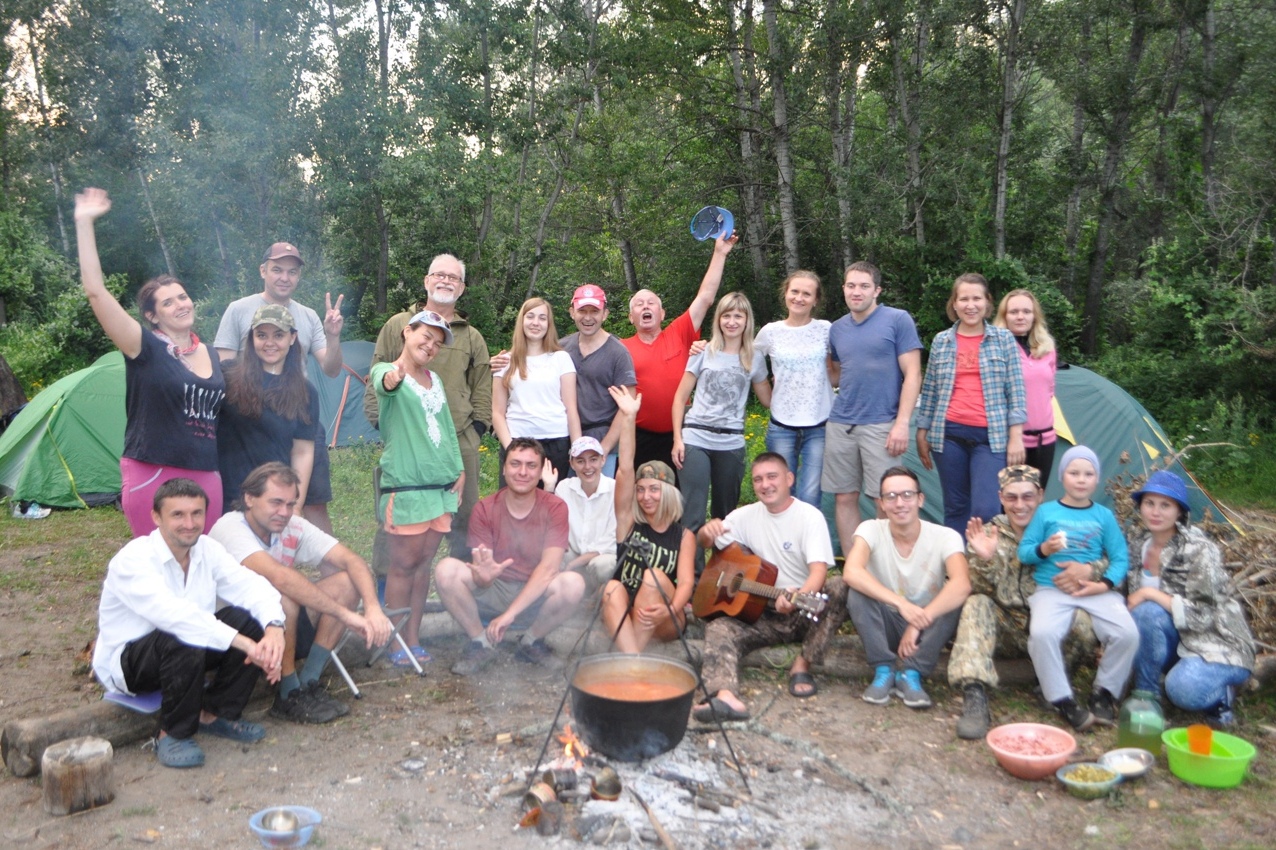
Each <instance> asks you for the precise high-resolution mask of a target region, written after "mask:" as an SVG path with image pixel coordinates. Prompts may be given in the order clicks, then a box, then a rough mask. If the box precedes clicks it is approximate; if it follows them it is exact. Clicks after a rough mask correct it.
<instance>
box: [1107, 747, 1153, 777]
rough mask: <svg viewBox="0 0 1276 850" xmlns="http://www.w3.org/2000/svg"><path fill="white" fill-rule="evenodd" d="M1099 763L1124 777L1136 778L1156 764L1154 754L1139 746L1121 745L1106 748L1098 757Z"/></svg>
mask: <svg viewBox="0 0 1276 850" xmlns="http://www.w3.org/2000/svg"><path fill="white" fill-rule="evenodd" d="M1099 764H1101V765H1103V766H1104V767H1106V768H1107V769H1108V770H1115V771H1116V772H1117V773H1119V774H1121V778H1122V779H1123V780H1124V779H1138V778H1139V777H1140V776H1143V775H1144V774H1146V773H1147V772H1148V771H1149V770H1151V769H1152V768H1153V767H1154V766H1155V765H1156V756H1154V755H1152V754H1151V753H1150V752H1148V751H1147V750H1144V749H1141V748H1139V747H1122V748H1121V749H1119V750H1108V751H1107V752H1106V753H1104V754H1103V755H1102V756H1101V757H1100V758H1099Z"/></svg>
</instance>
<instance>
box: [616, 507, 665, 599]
mask: <svg viewBox="0 0 1276 850" xmlns="http://www.w3.org/2000/svg"><path fill="white" fill-rule="evenodd" d="M644 544H647V545H644ZM622 545H623V546H624V550H625V551H624V553H623V554H622V555H621V556H620V561H619V562H617V564H616V572H615V574H614V575H613V576H612V578H614V579H616V581H618V582H620V583H621V584H623V585H624V586H625V587H626V588H627V589H628V590H629V592H630V593H631V594H632V593H637V592H638V588H640V587H641V586H642V573H643V569H644V568H645V567H647V566H650V567H651V568H652V569H654V570H658V571H660V572H662V573H664V574H665V575H667V576H669V581H671V582H673V584H674V585H675V586H676V585H677V584H678V552H679V551H680V550H681V549H682V524H681V523H679V522H673V523H670V525H669V527H668V528H666V529H665V530H664V531H655V530H653V529H652V527H651V526H649V525H647V523H645V522H635V523H634V527H633V529H632V530H631V531H630V532H629V536H628V537H626V538H625V541H624V543H623V544H622ZM648 552H650V554H648Z"/></svg>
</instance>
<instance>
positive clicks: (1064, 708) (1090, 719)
mask: <svg viewBox="0 0 1276 850" xmlns="http://www.w3.org/2000/svg"><path fill="white" fill-rule="evenodd" d="M1054 708H1055V711H1057V712H1059V716H1060V717H1062V718H1063V719H1064V720H1066V721H1068V725H1070V726H1071V727H1072V728H1073V729H1075V730H1077V731H1078V732H1084V731H1086V730H1087V729H1089V728H1090V727H1091V726H1093V725H1094V723H1095V717H1094V715H1093V714H1091V713H1090V712H1089V711H1088V710H1087V709H1085V708H1082V707H1081V706H1079V705H1077V701H1076V700H1074V699H1073V698H1072V697H1064V698H1063V699H1061V700H1059V701H1058V702H1056V703H1054Z"/></svg>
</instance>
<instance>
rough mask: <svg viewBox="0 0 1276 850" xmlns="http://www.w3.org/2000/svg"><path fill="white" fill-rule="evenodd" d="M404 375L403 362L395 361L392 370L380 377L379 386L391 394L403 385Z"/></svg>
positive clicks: (405, 373)
mask: <svg viewBox="0 0 1276 850" xmlns="http://www.w3.org/2000/svg"><path fill="white" fill-rule="evenodd" d="M406 375H407V371H406V370H405V369H404V368H403V362H402V361H401V360H396V361H394V368H393V369H390V370H389V371H388V372H386V373H385V374H384V375H382V376H381V386H383V387H385V389H386V392H393V391H394V389H395V388H396V387H397V386H399V384H401V383H403V378H404V376H406Z"/></svg>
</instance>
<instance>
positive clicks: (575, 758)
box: [558, 723, 589, 766]
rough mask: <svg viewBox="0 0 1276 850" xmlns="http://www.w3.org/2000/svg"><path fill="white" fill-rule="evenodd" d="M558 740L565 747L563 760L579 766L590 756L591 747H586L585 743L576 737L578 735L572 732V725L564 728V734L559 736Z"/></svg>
mask: <svg viewBox="0 0 1276 850" xmlns="http://www.w3.org/2000/svg"><path fill="white" fill-rule="evenodd" d="M558 740H559V741H560V742H562V745H563V758H565V759H567V760H568V761H572V762H575V763H576V765H577V766H579V765H580V764H581V763H582V761H583V759H584V758H585V756H587V755H589V747H587V746H585V742H584V741H582V740H581V739H580V738H577V737H576V733H575V732H573V731H572V725H571V724H570V723H568V724H567V725H566V726H565V727H563V734H561V735H559V736H558Z"/></svg>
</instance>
